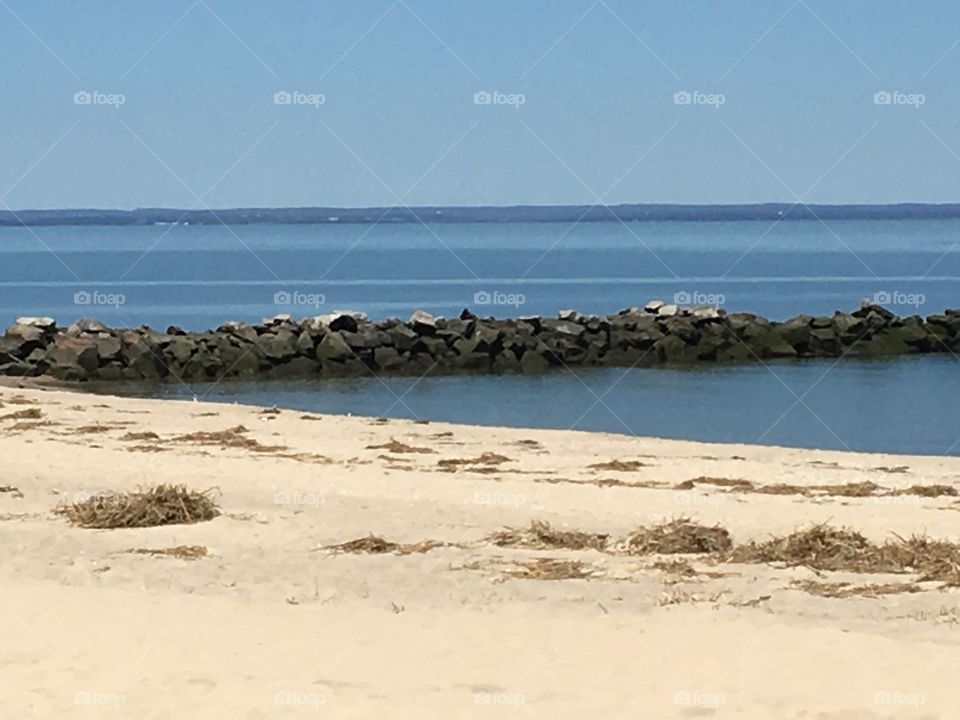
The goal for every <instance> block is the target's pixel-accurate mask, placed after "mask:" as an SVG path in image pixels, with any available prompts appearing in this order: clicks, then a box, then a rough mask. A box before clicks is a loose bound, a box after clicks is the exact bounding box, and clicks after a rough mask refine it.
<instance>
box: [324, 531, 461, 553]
mask: <svg viewBox="0 0 960 720" xmlns="http://www.w3.org/2000/svg"><path fill="white" fill-rule="evenodd" d="M445 545H446V543H442V542H440V541H438V540H421V541H420V542H418V543H411V544H404V543H396V542H391V541H390V540H384V539H383V538H382V537H378V536H376V535H367V537H363V538H357V539H356V540H349V541H347V542H345V543H340V544H338V545H328V546H327V547H325V548H324V549H325V550H330V551H332V552H334V553H353V554H358V555H360V554H362V555H384V554H386V553H395V554H397V555H412V554H413V553H419V554H422V553H426V552H430V551H431V550H433V549H434V548H438V547H444V546H445Z"/></svg>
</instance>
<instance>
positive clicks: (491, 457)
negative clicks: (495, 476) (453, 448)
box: [437, 452, 510, 472]
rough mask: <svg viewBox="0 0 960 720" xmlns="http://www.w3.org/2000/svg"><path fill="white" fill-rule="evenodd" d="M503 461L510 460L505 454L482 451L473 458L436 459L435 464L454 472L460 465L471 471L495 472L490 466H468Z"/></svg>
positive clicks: (500, 462)
mask: <svg viewBox="0 0 960 720" xmlns="http://www.w3.org/2000/svg"><path fill="white" fill-rule="evenodd" d="M505 462H510V458H508V457H507V456H506V455H499V454H497V453H492V452H485V453H482V454H481V455H480V456H479V457H475V458H446V459H444V460H438V461H437V466H438V467H439V468H441V469H442V470H446V471H447V472H455V471H456V470H457V469H459V468H460V467H466V468H467V470H469V471H471V472H483V471H490V472H495V470H493V469H492V468H489V467H488V468H483V467H470V466H484V465H486V466H490V465H501V464H503V463H505Z"/></svg>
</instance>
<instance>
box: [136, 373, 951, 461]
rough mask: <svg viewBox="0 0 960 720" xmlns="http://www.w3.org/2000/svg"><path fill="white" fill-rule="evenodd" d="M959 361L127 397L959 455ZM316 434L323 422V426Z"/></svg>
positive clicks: (253, 387) (372, 381) (366, 383)
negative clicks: (197, 398)
mask: <svg viewBox="0 0 960 720" xmlns="http://www.w3.org/2000/svg"><path fill="white" fill-rule="evenodd" d="M957 362H958V361H957V360H956V359H954V358H952V357H951V358H944V357H930V358H907V359H898V360H890V361H882V362H861V361H849V362H844V363H839V364H837V363H835V362H834V361H832V360H831V361H808V362H792V363H772V364H770V365H769V366H768V367H766V368H764V367H763V366H759V365H749V366H736V367H720V368H709V369H704V370H668V369H656V368H652V369H640V368H637V369H634V370H625V369H622V368H621V369H603V370H591V371H583V372H578V373H576V374H574V373H572V372H569V371H564V372H556V373H551V374H548V375H542V376H504V377H493V376H470V377H458V376H451V377H430V378H424V379H421V380H417V379H416V378H386V379H383V380H380V379H376V378H365V379H358V380H337V381H314V382H282V381H276V382H262V383H235V382H222V383H219V384H217V385H215V386H211V385H194V386H189V387H188V386H184V385H169V386H165V387H163V388H161V389H160V390H159V391H158V390H157V389H155V388H148V389H139V390H138V389H128V391H129V392H130V393H131V394H140V395H147V396H157V395H159V396H161V397H173V398H181V399H186V398H190V397H191V396H193V395H194V394H196V395H197V396H200V397H203V398H204V399H207V400H216V401H218V402H240V403H245V404H257V405H277V406H279V407H287V408H294V409H298V410H307V411H314V412H325V413H354V414H360V415H371V416H384V417H399V418H427V419H432V420H446V421H451V422H462V423H472V424H481V425H511V426H517V427H541V428H561V429H566V428H576V429H580V430H603V431H609V432H616V433H625V434H635V435H653V436H659V437H667V438H683V439H697V440H708V441H720V442H745V443H762V444H776V445H791V446H796V447H820V448H835V449H838V450H843V449H850V450H859V451H875V452H896V453H916V454H929V455H943V454H951V455H960V403H957V402H956V401H955V398H954V397H953V396H952V393H948V392H944V390H945V388H950V387H956V384H957V381H956V377H957V372H958V367H957ZM318 433H322V427H320V426H318Z"/></svg>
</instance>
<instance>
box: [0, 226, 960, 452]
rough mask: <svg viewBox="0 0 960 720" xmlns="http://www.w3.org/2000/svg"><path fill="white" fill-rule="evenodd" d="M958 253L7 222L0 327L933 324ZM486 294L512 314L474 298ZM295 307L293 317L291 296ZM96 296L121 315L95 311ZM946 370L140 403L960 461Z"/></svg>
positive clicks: (511, 233) (773, 241) (669, 238)
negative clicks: (561, 321) (232, 322)
mask: <svg viewBox="0 0 960 720" xmlns="http://www.w3.org/2000/svg"><path fill="white" fill-rule="evenodd" d="M958 242H960V221H935V222H931V221H903V222H895V221H883V222H862V221H836V222H833V221H832V222H830V223H829V224H828V225H823V224H820V223H816V222H790V223H781V224H778V225H772V224H771V223H764V222H736V223H683V222H673V223H634V224H631V225H630V226H629V227H626V226H623V225H620V224H617V223H598V224H585V225H577V226H567V225H560V224H550V225H545V224H539V225H538V224H513V225H431V226H430V227H423V226H416V225H394V226H374V227H370V226H359V225H351V226H346V225H344V226H335V225H334V226H329V225H328V226H239V227H232V228H225V227H210V226H197V227H183V226H168V227H137V228H122V227H85V228H34V229H32V230H27V229H23V228H0V321H2V322H4V323H6V322H9V321H11V320H12V319H13V318H14V317H16V316H17V315H21V314H43V315H52V316H54V317H56V318H57V319H59V320H60V321H61V322H67V321H70V320H73V319H74V318H76V317H79V316H83V315H88V316H94V317H97V318H98V319H101V320H103V321H104V322H106V323H108V324H113V325H139V324H141V323H146V324H149V325H152V326H154V327H159V328H165V327H166V326H167V325H169V324H179V325H182V326H184V327H187V328H191V329H203V328H207V327H215V326H217V325H219V324H220V323H221V322H223V321H225V320H227V319H239V320H246V321H257V320H259V319H260V318H261V317H263V316H270V315H274V314H276V313H278V312H289V313H291V314H294V315H297V316H302V315H314V314H318V313H321V312H328V311H331V310H333V309H341V308H349V309H355V310H362V311H365V312H367V313H368V314H369V315H370V316H371V317H374V318H379V317H385V316H388V315H397V316H401V317H405V316H407V315H408V314H409V313H410V312H412V311H413V310H414V309H416V308H423V309H426V310H428V311H430V312H433V313H435V314H441V315H448V316H449V315H452V314H456V313H459V312H460V310H461V309H462V308H464V307H471V308H473V309H474V310H475V311H477V312H479V313H481V314H492V315H497V316H511V315H516V314H518V313H521V314H532V313H544V314H553V313H555V312H556V311H557V310H560V309H562V308H567V307H571V308H576V309H578V310H581V311H584V312H591V313H598V314H607V313H611V312H615V311H617V310H619V309H621V308H623V307H626V306H629V305H635V304H642V303H644V302H645V301H646V300H648V299H650V298H654V297H661V298H665V299H669V298H672V297H673V296H674V294H675V293H686V294H688V295H689V296H695V295H697V294H700V295H701V296H713V297H714V299H717V300H719V301H721V304H722V305H724V306H725V307H726V308H727V309H728V310H730V311H736V310H747V311H751V312H758V313H762V314H765V315H768V316H770V317H772V318H777V319H782V318H786V317H789V316H791V315H794V314H797V313H800V312H807V313H831V312H833V311H834V310H836V309H838V308H851V309H852V308H854V307H856V305H857V304H858V302H859V300H860V299H861V298H863V297H867V296H871V297H872V296H874V294H875V293H887V294H888V295H889V296H890V297H891V298H893V299H897V298H899V299H901V300H903V301H908V303H914V304H912V305H911V304H903V305H900V306H895V307H893V306H892V309H894V310H895V311H897V312H899V313H900V314H904V315H907V314H912V313H914V312H920V313H932V312H939V311H940V310H942V309H943V308H944V307H957V306H960V280H958V278H960V247H958V248H955V247H954V246H955V244H956V243H958ZM78 293H79V295H78ZM84 293H85V294H84ZM278 293H279V295H278ZM297 293H299V294H300V295H297ZM497 293H500V294H502V295H496V294H497ZM898 294H899V295H898ZM75 296H76V299H77V300H79V301H80V302H75ZM487 297H497V298H498V299H500V300H502V301H503V302H506V303H509V302H518V301H520V300H522V301H523V303H522V305H518V306H514V305H510V304H500V305H497V304H485V303H484V302H482V301H483V300H484V299H485V298H487ZM277 298H279V299H280V300H281V302H279V303H278V302H276V299H277ZM287 298H292V299H294V301H295V302H294V304H287V303H284V302H282V301H283V300H285V299H287ZM693 299H694V300H696V299H698V298H695V297H694V298H693ZM84 300H89V301H90V303H89V304H85V303H84V302H83V301H84ZM120 300H122V302H118V301H120ZM296 301H301V302H309V303H312V304H309V305H304V304H301V305H297V304H295V303H296ZM321 301H322V302H321ZM920 301H923V302H922V304H921V303H920ZM109 302H115V303H116V304H115V305H110V304H102V303H109ZM955 362H956V360H955V359H954V358H952V357H949V358H919V359H908V360H897V361H888V362H875V363H861V362H843V363H840V364H837V365H834V363H833V362H832V361H831V362H828V363H820V362H803V363H786V364H775V365H771V366H770V367H769V368H765V367H763V366H761V365H750V366H743V367H729V368H705V369H702V370H692V371H677V370H664V369H652V370H642V369H636V370H631V371H629V372H624V370H602V371H592V372H583V373H579V374H577V375H573V374H571V373H559V374H553V375H548V376H543V377H448V378H428V379H423V380H420V381H416V380H414V379H387V380H383V381H380V380H377V379H373V378H371V379H365V380H340V381H330V382H314V383H307V382H300V383H269V384H234V383H222V384H219V385H217V386H215V387H213V388H210V387H209V386H206V387H193V388H186V387H182V386H167V387H164V388H160V389H148V390H146V391H142V390H140V391H135V392H146V393H147V394H154V395H163V396H180V397H190V396H191V395H193V394H194V393H196V394H200V395H203V394H205V393H208V397H210V398H216V399H218V400H236V401H238V402H244V403H256V404H266V405H273V404H276V405H278V406H284V407H291V408H299V409H303V410H317V411H325V412H340V413H346V412H352V413H355V414H368V415H391V416H398V417H410V416H417V417H426V418H432V419H436V420H451V421H458V422H468V423H480V424H501V425H516V426H530V425H536V426H539V427H555V428H571V427H575V428H580V429H593V430H609V431H613V432H623V433H635V434H638V435H659V436H663V437H676V438H696V439H702V440H718V441H743V442H763V443H776V444H785V445H796V446H808V447H829V448H846V447H848V448H850V449H853V450H875V451H893V452H909V453H929V454H943V453H950V454H960V449H958V448H960V446H958V445H957V440H958V439H960V404H958V403H956V401H955V399H954V398H953V394H952V393H950V392H947V390H948V389H949V388H954V387H956V386H957V383H956V367H955V365H954V363H955ZM598 398H599V399H600V400H599V401H598ZM798 398H800V399H801V400H802V402H798Z"/></svg>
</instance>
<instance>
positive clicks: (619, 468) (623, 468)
mask: <svg viewBox="0 0 960 720" xmlns="http://www.w3.org/2000/svg"><path fill="white" fill-rule="evenodd" d="M588 467H589V468H590V469H591V470H612V471H614V472H634V471H636V470H639V469H640V468H642V467H649V464H648V463H645V462H640V461H639V460H610V461H608V462H600V463H594V464H593V465H588Z"/></svg>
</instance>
